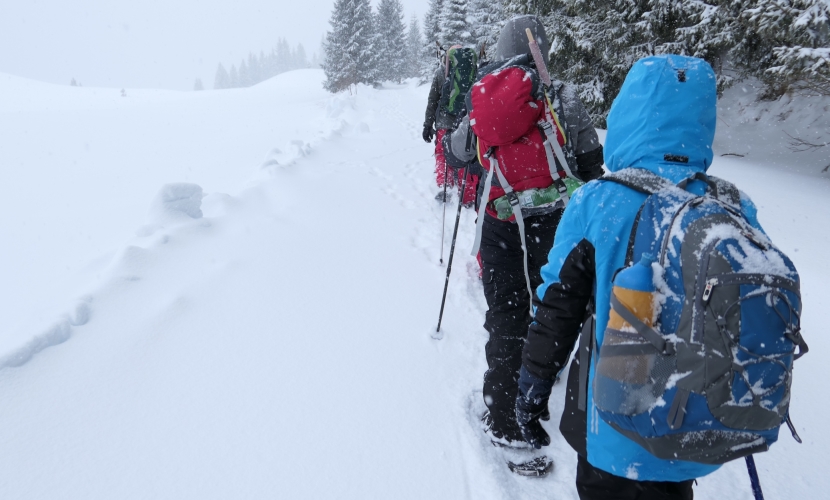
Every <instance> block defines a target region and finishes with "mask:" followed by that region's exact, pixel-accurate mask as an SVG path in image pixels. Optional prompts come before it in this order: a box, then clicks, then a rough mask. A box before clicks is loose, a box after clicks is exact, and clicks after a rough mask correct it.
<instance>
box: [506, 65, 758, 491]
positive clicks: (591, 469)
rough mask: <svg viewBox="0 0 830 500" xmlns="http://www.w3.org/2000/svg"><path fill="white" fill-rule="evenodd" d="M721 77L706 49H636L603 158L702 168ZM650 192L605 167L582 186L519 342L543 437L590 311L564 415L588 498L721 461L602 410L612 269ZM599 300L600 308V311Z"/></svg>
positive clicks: (697, 189)
mask: <svg viewBox="0 0 830 500" xmlns="http://www.w3.org/2000/svg"><path fill="white" fill-rule="evenodd" d="M715 82H716V78H715V74H714V72H713V71H712V68H711V67H710V66H709V64H708V63H706V62H705V61H703V60H701V59H697V58H692V57H684V56H676V55H663V56H654V57H648V58H645V59H642V60H640V61H638V62H637V63H636V64H635V65H634V66H633V67H632V68H631V71H629V73H628V75H627V77H626V79H625V82H624V84H623V86H622V89H621V90H620V93H619V95H618V96H617V98H616V99H615V101H614V104H613V105H612V107H611V112H610V114H609V115H608V135H607V138H606V142H605V149H604V158H605V165H606V168H607V169H609V170H610V171H612V172H617V171H619V170H621V169H624V168H629V167H634V168H642V169H646V170H649V171H651V172H653V173H655V174H658V175H660V176H662V177H664V178H666V179H668V180H670V181H671V182H673V183H679V182H681V181H683V180H684V179H687V178H689V177H691V176H693V175H694V174H695V173H696V172H706V170H707V169H708V168H709V166H710V165H711V164H712V156H713V154H712V141H713V139H714V136H715V121H716V100H717V94H716V87H715ZM705 187H706V186H705V184H704V182H702V181H700V180H694V181H691V182H689V183H688V185H687V187H686V189H687V190H689V191H691V192H693V193H695V194H700V195H702V194H703V193H704V192H705ZM645 199H646V195H645V194H642V193H639V192H637V191H634V190H633V189H631V188H628V187H625V186H623V185H621V184H619V183H616V182H610V181H603V180H602V179H600V180H597V181H593V182H589V183H588V184H586V185H585V186H583V187H581V188H580V189H579V190H578V191H577V192H576V193H575V195H574V196H573V198H572V199H571V202H570V204H569V205H568V207H567V208H566V210H565V212H564V214H563V216H562V220H561V222H560V224H559V229H558V231H557V232H556V238H555V241H554V245H553V248H552V249H551V251H550V254H549V255H548V263H547V264H546V265H545V266H544V267H542V272H541V274H542V279H543V283H542V285H541V286H539V287H538V288H537V290H536V297H535V299H534V305H535V307H536V315H535V319H534V321H533V323H532V324H531V326H530V328H529V331H528V338H527V342H526V344H525V346H524V350H523V352H522V367H521V370H520V378H519V393H518V395H517V399H516V416H517V420H518V422H519V426H520V427H521V430H522V435H523V436H524V438H525V440H526V441H528V442H529V443H530V444H531V445H533V446H535V447H537V448H539V447H541V446H545V445H547V444H549V443H550V437H549V436H548V435H547V433H546V432H545V430H544V429H543V428H542V426H541V424H540V423H539V418H540V416H541V415H542V414H543V413H544V412H545V410H546V408H547V401H548V398H549V396H550V392H551V387H552V385H553V382H554V381H555V380H556V378H557V377H558V376H559V374H560V373H561V372H562V371H563V370H564V368H565V365H566V364H567V362H568V360H569V358H570V356H571V352H572V351H573V350H574V348H575V346H576V341H577V338H578V337H579V336H580V330H581V328H582V326H585V325H584V324H583V323H587V326H588V327H587V328H585V330H584V331H586V332H588V335H585V336H584V337H585V339H584V340H587V341H583V342H580V348H579V351H580V352H579V354H580V355H577V356H575V359H574V362H573V363H572V364H571V369H570V370H569V377H568V387H567V397H566V402H565V408H564V411H563V415H562V419H561V422H560V430H561V432H562V434H563V436H564V437H565V439H566V440H567V441H568V443H569V444H570V445H571V446H572V447H573V448H574V449H575V450H576V451H577V453H578V455H579V457H578V465H577V475H576V487H577V491H578V492H579V496H580V498H581V499H582V500H588V499H608V498H614V499H638V500H647V499H691V498H692V497H693V491H692V483H693V480H694V479H695V478H697V477H700V476H704V475H706V474H709V473H711V472H713V471H715V470H716V469H717V468H718V466H713V465H704V464H698V463H692V462H684V461H678V460H675V461H672V460H661V459H658V458H656V457H655V456H653V455H651V454H650V453H649V452H648V451H646V450H645V449H644V448H642V447H640V446H639V445H638V444H636V443H634V442H633V441H631V440H629V439H628V438H626V437H625V436H623V435H622V434H620V433H618V432H617V431H616V430H614V429H613V428H612V427H610V426H609V425H608V424H606V423H605V422H604V421H603V420H602V419H600V418H599V417H598V416H597V414H596V411H595V406H594V403H593V399H592V380H593V375H594V371H595V366H594V362H595V360H596V358H595V357H593V358H592V349H595V348H593V347H592V346H596V345H601V344H602V337H603V332H604V331H605V328H606V324H607V322H608V316H609V310H610V294H611V282H612V278H613V276H614V273H615V272H616V271H617V270H618V269H621V268H622V267H624V266H625V263H624V261H625V255H626V250H627V246H628V243H629V236H630V233H631V229H632V226H633V225H634V221H635V219H636V217H637V212H638V210H639V208H640V206H641V205H642V203H643V202H644V201H645ZM741 206H742V209H743V212H744V215H745V216H746V218H747V219H748V220H749V222H750V223H751V224H752V225H753V226H755V227H757V228H758V229H761V228H760V226H759V225H758V221H757V218H756V210H755V206H754V205H753V204H752V202H751V200H749V198H747V197H746V195H745V194H743V193H741ZM591 304H593V306H594V307H593V310H594V311H595V312H596V314H595V316H594V318H593V319H592V318H591V316H590V307H591ZM586 310H587V311H588V313H587V314H586ZM592 322H593V327H594V328H593V329H591V328H590V327H591V323H592ZM591 333H592V334H593V335H594V339H592V338H591V337H590V336H589V335H590V334H591ZM591 340H595V342H592V341H591ZM583 350H584V351H585V352H586V353H587V355H586V354H585V353H582V352H581V351H583ZM580 359H583V360H584V361H583V363H584V365H583V366H581V367H580V366H579V361H580ZM586 365H587V366H586ZM580 368H582V370H580ZM580 371H581V372H582V377H580ZM586 379H587V380H586Z"/></svg>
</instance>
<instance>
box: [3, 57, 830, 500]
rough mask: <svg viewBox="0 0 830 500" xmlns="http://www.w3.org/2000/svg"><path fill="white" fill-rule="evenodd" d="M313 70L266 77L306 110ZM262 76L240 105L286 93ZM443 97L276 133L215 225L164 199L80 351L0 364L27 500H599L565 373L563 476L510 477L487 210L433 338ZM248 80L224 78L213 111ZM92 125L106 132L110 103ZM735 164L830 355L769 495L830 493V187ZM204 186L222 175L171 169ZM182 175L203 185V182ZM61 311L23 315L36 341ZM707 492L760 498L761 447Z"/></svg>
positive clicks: (75, 330)
mask: <svg viewBox="0 0 830 500" xmlns="http://www.w3.org/2000/svg"><path fill="white" fill-rule="evenodd" d="M306 73H307V74H306V75H305V76H303V77H297V75H296V74H294V75H293V76H292V75H291V74H287V75H282V76H281V77H277V78H276V79H274V80H272V81H270V82H266V84H265V85H271V86H273V87H274V88H279V89H281V90H280V92H284V93H285V94H286V96H285V97H284V99H285V100H286V105H288V102H290V100H292V99H294V100H296V99H297V98H298V96H300V95H302V94H303V92H309V93H316V92H318V90H317V88H318V87H316V86H319V84H320V81H321V74H320V72H306ZM263 89H264V87H261V86H257V87H254V88H251V89H245V90H240V91H234V92H235V94H234V95H236V96H238V97H239V98H240V99H244V100H254V99H268V101H267V102H268V103H269V104H273V103H274V100H275V99H277V98H275V97H274V96H273V95H269V93H268V92H263ZM427 90H428V89H427V88H426V87H414V86H411V85H403V86H398V87H394V88H392V87H388V88H384V89H379V90H374V89H369V88H364V87H361V88H359V89H358V93H357V95H356V96H350V95H348V94H340V95H336V96H332V97H326V98H325V100H324V103H320V106H317V105H314V106H311V108H312V110H311V111H309V112H308V114H306V115H304V116H303V117H302V118H299V119H298V121H299V123H298V127H301V128H303V129H304V130H306V131H307V133H308V134H309V137H307V138H306V139H305V140H303V139H302V138H301V137H294V136H291V135H290V134H280V135H278V136H273V137H271V138H270V140H271V141H272V142H270V143H267V142H263V141H262V140H260V141H259V142H260V143H262V146H261V151H260V152H259V153H258V154H259V156H260V157H261V155H263V154H265V155H266V158H265V161H264V162H263V167H262V168H261V169H260V171H259V174H257V176H256V177H255V178H254V179H253V180H252V181H251V182H250V183H248V184H247V187H246V188H244V189H242V190H241V191H238V192H236V191H232V192H231V194H224V193H221V192H217V191H216V190H214V189H211V188H207V187H205V186H202V187H205V188H206V191H207V194H206V196H205V197H204V198H203V199H202V203H201V207H200V208H201V211H202V212H203V214H204V215H203V217H201V218H193V217H191V216H187V215H185V214H183V213H181V212H177V211H176V207H179V208H182V207H184V209H185V211H190V212H191V215H193V210H191V209H192V208H193V207H192V206H189V205H187V203H185V204H184V205H176V203H173V204H172V205H170V206H168V205H164V204H163V203H162V199H161V198H156V199H155V201H152V203H153V210H151V212H152V213H153V214H154V215H152V216H151V218H150V219H149V220H146V221H143V223H142V224H137V225H136V227H130V228H125V231H135V232H136V236H135V237H132V238H130V239H129V240H128V241H126V242H125V243H124V244H123V245H122V246H121V248H120V250H118V251H117V252H116V253H115V256H114V257H113V258H111V259H110V260H109V261H108V264H107V265H106V266H103V270H102V269H101V267H102V266H98V267H97V268H96V269H95V272H92V273H90V275H89V276H87V278H89V281H90V282H91V283H92V284H90V285H79V286H80V288H79V289H78V290H77V291H76V293H77V297H78V298H79V301H78V304H79V305H78V306H77V307H73V308H72V309H71V311H69V313H70V314H68V319H66V320H65V322H63V323H60V322H59V324H61V325H64V327H65V328H66V332H65V333H66V338H65V339H64V340H66V341H65V342H63V343H61V344H59V345H55V346H52V347H49V348H46V349H43V350H39V351H37V352H33V354H34V355H33V356H32V357H31V359H29V360H28V361H26V362H24V363H22V364H21V365H20V366H19V367H11V366H7V367H6V368H5V369H3V370H2V371H0V394H2V395H3V401H4V404H3V405H0V447H2V449H3V450H4V453H3V454H2V458H0V491H2V492H3V493H4V498H27V499H30V498H31V499H52V498H84V499H96V498H102V499H103V498H124V499H129V498H200V499H210V498H217V499H218V498H361V499H363V498H396V499H398V498H400V499H410V498H411V499H423V498H435V499H475V500H479V499H494V500H495V499H539V498H556V499H565V500H568V499H576V492H575V490H574V487H573V480H574V473H575V463H576V457H575V454H574V453H573V451H571V449H570V448H569V447H568V446H567V445H566V444H565V443H564V440H563V439H562V438H561V437H560V436H559V434H558V432H557V431H556V425H557V423H558V415H559V412H560V409H561V402H562V400H563V397H564V394H563V390H564V387H563V384H559V385H557V386H556V387H555V388H554V394H553V396H552V398H551V401H552V405H551V410H552V413H553V418H552V420H551V422H550V423H548V424H547V425H546V426H547V428H548V430H549V432H550V433H551V436H552V438H553V444H552V446H551V447H549V453H550V454H551V455H552V456H553V458H554V460H555V461H556V466H555V469H554V472H553V473H552V475H551V476H549V477H548V478H545V479H541V480H534V479H527V478H521V477H517V476H514V475H512V474H511V473H509V472H508V471H507V468H506V466H505V465H504V461H503V458H504V457H503V453H504V452H503V451H501V450H498V449H495V448H493V447H492V446H490V445H489V443H488V442H487V441H486V439H485V438H484V437H483V434H482V433H481V432H480V430H479V427H478V425H479V424H478V418H479V416H480V415H481V413H482V412H483V410H484V406H483V403H482V401H481V393H480V391H481V388H480V385H481V375H482V374H483V372H484V370H485V368H486V365H485V361H484V352H483V350H484V343H485V342H486V338H487V336H486V332H484V330H483V328H482V327H481V324H482V323H483V315H484V311H485V309H486V306H485V303H484V298H483V294H482V291H481V284H480V282H479V280H478V278H477V273H476V269H477V264H476V263H475V260H474V258H473V257H471V256H469V255H468V254H469V252H468V249H469V248H470V247H471V245H472V240H473V231H474V214H473V213H472V211H470V210H464V211H463V212H462V220H461V226H460V231H459V239H458V243H457V245H458V246H457V248H456V253H455V262H454V263H453V274H452V277H451V282H450V288H449V293H448V298H447V308H446V312H445V316H444V325H443V327H442V330H443V331H444V338H443V340H440V341H435V340H433V339H432V338H431V337H430V334H431V333H432V331H434V328H435V322H436V321H437V315H438V309H439V306H440V299H441V291H442V286H443V282H444V276H445V268H444V267H442V266H440V265H439V264H438V259H439V255H438V254H439V251H440V243H441V242H440V234H441V232H440V231H441V213H442V212H441V207H440V206H439V205H437V204H436V203H435V201H434V200H433V197H434V195H435V193H436V192H437V188H436V187H435V186H434V179H433V174H432V171H433V163H432V156H431V152H432V148H431V146H428V145H426V144H424V143H423V141H422V140H421V138H420V131H421V122H422V117H423V108H424V105H425V102H426V93H427ZM225 92H226V91H220V92H206V93H205V96H204V97H203V99H205V105H206V106H207V105H209V103H210V101H209V100H210V99H214V98H216V99H229V97H227V96H228V94H225ZM55 99H57V100H60V98H58V97H55ZM263 105H265V104H263ZM175 112H177V111H176V110H175V109H174V110H172V111H171V113H175ZM274 112H275V113H276V112H279V108H276V111H274ZM292 118H293V117H292ZM79 119H80V120H88V122H84V123H85V124H86V125H87V126H89V127H90V133H91V134H93V133H96V129H95V125H94V121H95V116H94V114H89V115H85V114H81V115H79ZM288 119H291V118H289V117H286V120H288ZM97 127H98V129H97V132H100V133H103V130H105V128H106V126H105V125H103V124H99V125H97ZM200 133H201V134H203V135H204V136H203V137H200V138H199V140H200V141H203V142H205V143H209V142H211V141H214V140H217V137H216V136H213V135H211V134H210V132H209V131H208V130H203V131H201V132H200ZM187 135H188V136H189V135H192V134H191V133H190V132H187ZM260 139H262V138H260ZM298 141H299V142H298ZM183 142H184V141H183ZM277 150H278V151H277ZM269 151H271V152H270V153H269ZM113 163H114V164H117V158H115V157H113ZM227 168H228V169H238V168H239V165H236V164H228V165H227ZM712 173H714V174H716V175H720V176H722V177H724V178H726V179H728V180H731V181H733V182H736V183H737V184H738V185H739V186H740V187H741V188H742V189H744V190H745V191H746V192H748V193H749V194H750V195H751V196H752V197H753V198H754V199H755V201H756V203H757V204H758V205H759V209H760V220H761V223H762V224H763V225H764V227H765V229H766V230H767V232H768V233H769V234H770V235H771V237H772V238H773V240H774V241H775V242H777V243H778V244H779V245H780V246H781V247H782V249H783V250H784V251H785V252H786V253H788V254H789V255H790V256H791V257H792V258H793V259H794V261H795V263H796V266H797V267H798V269H799V271H800V273H801V275H802V277H803V280H804V283H803V287H802V291H803V296H804V302H805V308H804V309H805V315H804V332H805V338H806V339H807V341H808V343H810V346H811V348H812V351H811V353H810V354H809V355H807V356H805V357H804V358H803V359H802V360H800V361H799V362H798V363H797V368H796V372H795V373H796V374H795V383H794V391H793V392H794V394H793V405H792V414H793V418H794V420H795V423H796V425H797V426H798V428H799V431H800V432H801V436H802V437H803V438H804V440H805V444H804V445H801V446H799V445H796V444H795V443H794V442H793V441H792V439H791V438H790V437H789V435H788V433H787V431H786V429H784V430H782V434H781V440H780V442H779V444H777V445H775V446H774V447H773V449H772V451H771V452H769V453H766V454H761V455H758V456H757V462H758V468H759V474H760V477H761V482H762V485H763V487H764V490H765V492H766V494H767V498H769V499H775V498H795V497H801V498H817V497H818V496H820V495H821V494H822V493H821V492H824V491H827V490H828V489H830V478H828V476H827V474H824V473H823V470H822V464H823V457H824V455H825V453H824V451H825V450H826V449H827V447H828V446H830V439H828V433H827V432H826V425H825V422H824V420H825V419H824V415H825V414H826V413H825V411H824V410H825V408H826V406H827V403H826V402H825V401H824V399H825V398H823V397H822V395H823V387H821V386H820V385H818V384H817V383H815V382H812V383H811V381H819V380H821V381H823V380H824V379H825V373H824V369H823V368H824V365H826V362H825V361H824V360H826V359H827V354H826V353H827V352H828V347H830V345H828V344H829V343H830V342H828V341H827V340H825V339H824V338H822V337H821V333H820V332H821V331H823V330H822V326H823V324H824V323H825V322H826V321H822V319H823V313H822V311H821V307H822V304H823V303H825V302H827V299H828V298H829V297H830V292H828V290H827V287H826V283H828V282H830V281H828V280H830V264H828V263H827V262H826V259H825V257H824V255H825V252H826V248H827V247H828V244H830V241H828V240H830V237H828V236H827V234H826V233H823V232H822V231H826V229H824V228H826V227H830V225H828V224H827V220H826V219H827V217H828V216H827V215H826V214H827V213H830V210H827V208H828V206H827V205H828V204H830V202H828V201H827V200H826V195H825V193H826V192H827V188H828V182H827V180H826V179H819V178H815V177H802V176H798V175H790V174H787V175H782V174H781V172H780V171H779V170H775V169H771V168H767V167H764V166H760V165H754V164H751V163H749V162H747V161H744V160H728V161H726V160H721V159H719V160H718V163H716V164H715V165H714V166H713V168H712ZM182 180H187V181H189V182H196V183H202V181H200V179H199V178H198V176H196V177H195V178H189V179H182V178H176V177H171V178H168V179H167V180H165V181H164V182H177V181H182ZM90 181H91V180H90V179H78V180H77V182H78V183H85V182H90ZM68 187H69V188H70V189H71V185H70V186H68ZM99 188H101V189H104V187H103V186H99ZM161 188H162V186H161V185H159V186H158V187H157V191H158V190H161ZM167 189H168V190H170V189H172V192H173V193H174V194H177V195H181V196H180V199H184V198H187V196H186V195H188V194H192V193H194V192H195V189H197V188H196V187H195V186H192V185H191V186H187V185H184V186H177V187H174V188H167ZM782 189H784V191H785V192H789V193H798V196H792V197H790V198H785V197H782V196H781V190H782ZM229 191H230V190H229ZM173 198H176V197H175V196H173ZM187 199H188V200H190V199H191V198H187ZM151 200H152V196H148V198H147V203H148V204H150V203H151ZM165 207H167V210H163V208H165ZM143 211H144V210H143V209H142V212H143ZM447 212H448V216H447V226H448V227H451V226H452V217H453V216H454V210H448V211H447ZM450 235H451V231H447V234H446V235H445V238H446V241H445V243H446V245H447V248H448V247H449V238H450ZM91 257H94V256H90V258H91ZM61 312H62V311H57V310H56V311H53V314H55V315H56V317H57V315H58V314H59V313H61ZM39 325H40V323H38V322H30V323H24V324H23V326H22V328H23V330H25V331H28V333H29V335H30V336H31V337H32V338H36V337H37V336H38V335H39V334H41V333H42V332H41V331H40V330H38V328H39ZM27 326H30V327H31V328H29V329H27V328H26V327H27ZM23 344H25V342H24V343H23ZM18 347H19V346H18ZM13 352H15V351H14V348H13V347H8V348H7V349H6V351H3V352H0V357H2V356H4V355H8V354H10V353H13ZM696 498H698V499H721V498H730V499H734V500H750V499H751V498H752V493H751V491H750V487H749V478H748V476H747V473H746V469H745V467H744V465H743V461H736V462H734V463H732V464H729V465H727V466H726V467H724V468H723V469H721V470H720V471H718V472H717V473H715V474H713V475H711V476H708V477H705V478H702V479H700V480H699V485H698V487H696Z"/></svg>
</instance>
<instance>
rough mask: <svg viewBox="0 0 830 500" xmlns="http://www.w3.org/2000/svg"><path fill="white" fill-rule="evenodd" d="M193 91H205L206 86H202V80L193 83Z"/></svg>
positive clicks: (198, 79)
mask: <svg viewBox="0 0 830 500" xmlns="http://www.w3.org/2000/svg"><path fill="white" fill-rule="evenodd" d="M193 90H205V87H204V85H202V79H201V78H197V79H196V81H195V82H193Z"/></svg>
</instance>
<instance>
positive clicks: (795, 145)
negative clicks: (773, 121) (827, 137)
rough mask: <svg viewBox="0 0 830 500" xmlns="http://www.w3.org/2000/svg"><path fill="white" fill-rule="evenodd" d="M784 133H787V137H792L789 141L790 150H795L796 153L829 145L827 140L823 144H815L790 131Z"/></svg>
mask: <svg viewBox="0 0 830 500" xmlns="http://www.w3.org/2000/svg"><path fill="white" fill-rule="evenodd" d="M784 133H785V134H787V137H789V138H790V140H789V141H787V144H788V145H789V148H790V151H793V152H795V153H804V152H806V151H813V150H816V149H819V148H823V147H825V146H827V143H826V142H823V143H821V144H814V143H812V142H808V141H805V140H804V139H802V138H800V137H793V136H791V135H790V134H789V133H788V132H784Z"/></svg>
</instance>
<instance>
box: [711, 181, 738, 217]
mask: <svg viewBox="0 0 830 500" xmlns="http://www.w3.org/2000/svg"><path fill="white" fill-rule="evenodd" d="M709 180H710V181H712V182H713V184H714V188H715V189H714V191H715V192H714V193H713V195H714V196H715V198H717V199H719V200H720V201H722V202H724V203H727V204H729V205H732V206H733V207H736V208H738V209H740V208H741V192H740V191H739V190H738V188H737V187H736V186H735V185H734V184H732V183H731V182H729V181H725V180H723V179H721V178H719V177H715V176H714V175H710V176H709Z"/></svg>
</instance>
